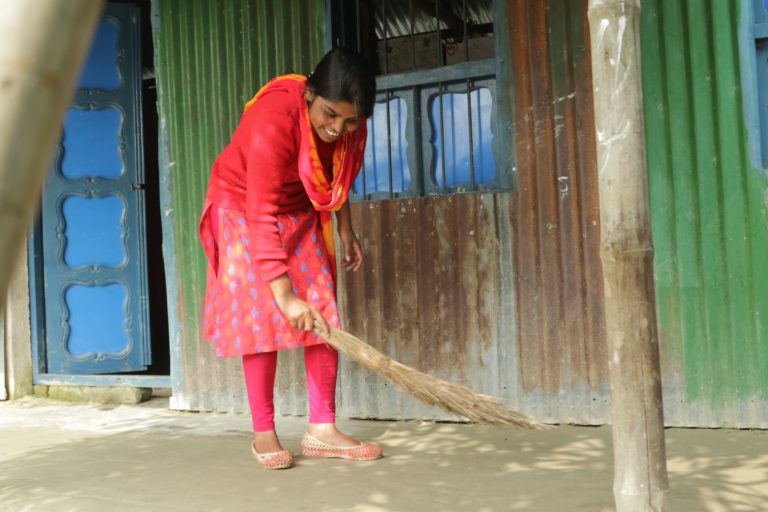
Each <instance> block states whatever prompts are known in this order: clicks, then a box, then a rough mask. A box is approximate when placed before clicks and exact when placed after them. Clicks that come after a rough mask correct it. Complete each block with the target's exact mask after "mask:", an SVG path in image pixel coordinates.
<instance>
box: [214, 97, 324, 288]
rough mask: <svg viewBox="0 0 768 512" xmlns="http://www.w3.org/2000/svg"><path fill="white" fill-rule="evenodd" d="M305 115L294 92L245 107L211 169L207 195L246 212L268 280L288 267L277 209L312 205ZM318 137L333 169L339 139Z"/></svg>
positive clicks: (321, 152) (259, 262)
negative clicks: (304, 178) (304, 156)
mask: <svg viewBox="0 0 768 512" xmlns="http://www.w3.org/2000/svg"><path fill="white" fill-rule="evenodd" d="M302 87H303V85H302ZM299 115H300V110H299V109H298V107H297V105H296V104H295V102H294V101H292V99H291V97H290V95H289V94H288V93H286V92H282V91H274V92H268V93H267V94H265V95H264V96H262V97H261V98H260V99H259V101H257V102H256V103H254V104H253V106H251V107H250V108H249V109H248V110H246V111H245V113H244V114H243V117H242V119H241V120H240V124H239V125H238V126H237V128H236V129H235V133H234V134H233V135H232V140H231V142H230V143H229V145H228V146H227V147H226V148H224V150H223V151H222V152H221V154H220V155H219V157H218V158H217V159H216V161H215V162H214V164H213V169H212V170H211V179H210V182H209V185H208V194H207V199H208V200H209V201H210V202H212V203H214V204H216V205H218V206H219V207H222V208H228V209H233V210H240V211H244V212H245V216H246V220H247V221H248V226H249V229H250V231H251V233H252V237H253V242H254V244H255V247H254V251H253V257H254V259H255V260H256V263H257V266H258V269H259V271H260V274H261V276H262V278H263V279H264V280H265V281H271V280H272V279H274V278H276V277H279V276H281V275H282V274H284V273H285V272H286V271H287V267H286V264H285V260H286V258H287V255H286V253H285V249H284V248H283V247H282V244H281V243H280V237H279V236H278V229H277V214H279V213H289V212H294V211H297V210H302V209H306V208H307V207H309V206H310V205H311V203H310V200H309V196H307V193H306V191H305V190H304V186H303V185H302V183H301V180H300V179H299V168H298V154H299ZM315 142H316V144H317V149H318V153H319V155H320V158H321V161H322V162H323V166H324V167H325V168H326V169H328V168H330V167H331V164H332V161H333V148H334V145H335V143H325V142H322V141H321V140H320V139H319V138H318V137H315Z"/></svg>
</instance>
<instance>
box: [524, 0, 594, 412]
mask: <svg viewBox="0 0 768 512" xmlns="http://www.w3.org/2000/svg"><path fill="white" fill-rule="evenodd" d="M509 5H510V26H511V30H512V33H513V39H512V69H513V70H514V72H515V82H514V84H515V110H516V122H515V136H516V137H515V139H516V140H515V147H516V148H517V169H518V172H517V197H516V202H515V248H516V250H515V275H516V277H517V279H516V292H517V296H518V304H519V306H518V318H519V329H520V334H519V338H518V343H519V351H520V373H521V385H522V386H523V389H524V391H525V392H526V393H531V392H536V391H541V392H543V393H544V394H543V395H542V396H541V399H542V400H544V401H545V402H547V403H549V405H548V406H546V408H545V410H546V411H547V415H548V416H550V417H555V418H562V419H568V420H574V421H586V422H601V421H603V420H604V419H605V418H606V415H607V398H606V394H605V385H606V382H607V379H608V367H607V356H606V341H605V328H604V318H603V302H602V301H603V299H602V293H603V288H602V279H603V278H602V267H601V264H600V255H599V241H600V240H599V237H600V216H599V202H598V197H597V182H596V180H597V174H596V154H595V135H594V115H593V110H592V76H591V64H590V59H591V56H590V46H589V28H588V21H587V17H586V8H587V2H586V1H580V2H557V1H552V2H548V3H547V2H533V1H529V2H510V3H509ZM556 397H560V398H559V399H558V398H556Z"/></svg>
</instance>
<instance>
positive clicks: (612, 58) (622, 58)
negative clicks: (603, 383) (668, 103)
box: [588, 0, 669, 512]
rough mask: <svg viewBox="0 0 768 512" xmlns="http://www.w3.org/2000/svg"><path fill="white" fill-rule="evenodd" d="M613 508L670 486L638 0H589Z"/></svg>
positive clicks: (660, 497)
mask: <svg viewBox="0 0 768 512" xmlns="http://www.w3.org/2000/svg"><path fill="white" fill-rule="evenodd" d="M588 15H589V27H590V35H591V45H592V77H593V87H594V98H595V100H594V101H595V130H596V134H597V168H598V185H599V193H600V222H601V249H600V257H601V260H602V264H603V285H604V293H605V321H606V332H607V336H608V354H609V358H610V360H609V370H610V381H611V416H612V431H613V450H614V484H613V493H614V498H615V501H616V510H617V511H618V512H640V511H643V512H646V511H662V510H665V507H666V502H667V497H668V494H669V484H668V481H667V466H666V452H665V447H664V418H663V407H662V399H661V379H660V370H659V347H658V337H657V330H656V307H655V291H654V281H653V245H652V243H651V226H650V218H649V208H648V186H647V180H648V178H647V171H646V155H645V133H644V123H643V94H642V81H641V71H640V67H641V66H640V27H639V25H640V0H589V11H588Z"/></svg>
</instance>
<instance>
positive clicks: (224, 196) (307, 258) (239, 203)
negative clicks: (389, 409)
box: [200, 85, 339, 357]
mask: <svg viewBox="0 0 768 512" xmlns="http://www.w3.org/2000/svg"><path fill="white" fill-rule="evenodd" d="M302 86H303V85H302ZM300 113H301V112H300V109H299V108H298V106H297V105H296V103H295V99H292V98H291V96H290V95H289V94H287V93H285V92H279V91H278V92H269V93H267V94H265V95H263V96H262V97H261V98H260V99H259V101H257V102H256V103H255V104H254V105H252V106H251V107H250V108H248V109H247V110H246V112H245V113H244V114H243V117H242V118H241V120H240V124H239V125H238V126H237V128H236V130H235V132H234V134H233V136H232V140H231V142H230V144H229V145H228V146H227V147H226V148H224V150H223V151H222V152H221V154H220V155H219V157H218V158H217V159H216V161H215V163H214V165H213V169H212V171H211V178H210V182H209V187H208V194H207V197H206V203H205V206H204V211H203V217H202V220H201V223H200V237H201V241H202V243H203V247H204V248H205V251H206V254H207V255H208V258H209V266H208V279H207V286H206V298H205V312H204V316H203V324H204V334H205V337H206V339H209V340H211V341H213V342H214V343H215V344H216V354H217V355H219V356H221V357H229V356H238V355H244V354H251V353H256V352H267V351H273V350H280V349H284V348H293V347H297V346H309V345H314V344H318V343H323V340H322V339H320V338H318V337H317V336H316V335H314V334H312V333H306V332H304V331H296V330H295V329H293V328H292V327H291V326H290V324H289V323H288V321H287V320H286V319H285V317H284V316H283V314H282V313H281V312H280V310H279V308H278V307H277V305H276V304H275V302H274V297H273V295H272V290H271V289H270V287H269V281H271V280H272V279H274V278H276V277H279V276H281V275H283V274H288V277H289V278H290V279H291V283H292V284H293V287H294V291H295V293H296V294H297V295H298V296H299V298H301V299H303V300H306V301H308V302H310V303H311V304H313V305H314V306H315V307H317V308H318V309H319V310H320V311H321V313H322V314H323V316H324V317H325V318H326V320H327V321H328V322H329V323H330V324H331V325H333V326H335V327H338V326H339V318H338V310H337V306H336V300H335V285H334V279H333V277H332V274H331V265H330V260H329V256H328V253H327V251H326V248H325V245H324V243H323V240H322V234H321V230H320V222H319V218H318V214H317V212H316V211H315V209H314V208H313V207H312V204H311V202H310V200H309V197H308V196H307V193H306V191H305V189H304V186H303V185H302V182H301V180H300V178H299V170H298V153H299V150H298V148H299V120H300V118H299V115H300ZM315 142H316V146H317V151H318V154H319V156H320V160H321V161H322V163H323V166H324V167H325V168H326V173H327V172H328V169H330V168H331V165H332V159H333V150H334V143H331V144H328V143H324V142H322V141H321V140H319V138H317V137H316V138H315Z"/></svg>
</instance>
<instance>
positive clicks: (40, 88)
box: [0, 0, 103, 311]
mask: <svg viewBox="0 0 768 512" xmlns="http://www.w3.org/2000/svg"><path fill="white" fill-rule="evenodd" d="M102 7H103V0H3V2H2V5H1V6H0V226H2V229H0V311H2V308H3V307H4V305H5V297H6V290H7V289H8V281H9V280H10V277H11V273H12V271H13V269H14V266H15V264H16V260H17V257H18V254H19V249H20V248H21V246H22V244H23V243H24V241H25V240H26V233H27V229H28V228H29V225H30V221H31V220H32V216H33V215H34V213H35V210H36V208H37V206H38V201H37V198H38V197H39V193H40V190H41V185H42V182H43V178H44V176H45V174H46V172H47V171H48V169H49V168H50V165H51V159H52V156H53V152H54V149H55V147H56V143H57V142H58V140H59V136H60V135H61V125H62V120H63V117H64V112H65V110H66V108H67V105H68V104H69V102H70V101H71V98H72V94H73V92H74V83H75V80H76V78H77V76H78V73H79V72H80V67H81V65H82V62H83V59H84V57H85V53H86V51H87V50H88V46H89V44H90V42H91V36H92V34H93V31H94V28H95V26H96V22H97V21H98V19H99V15H100V13H101V9H102Z"/></svg>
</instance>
